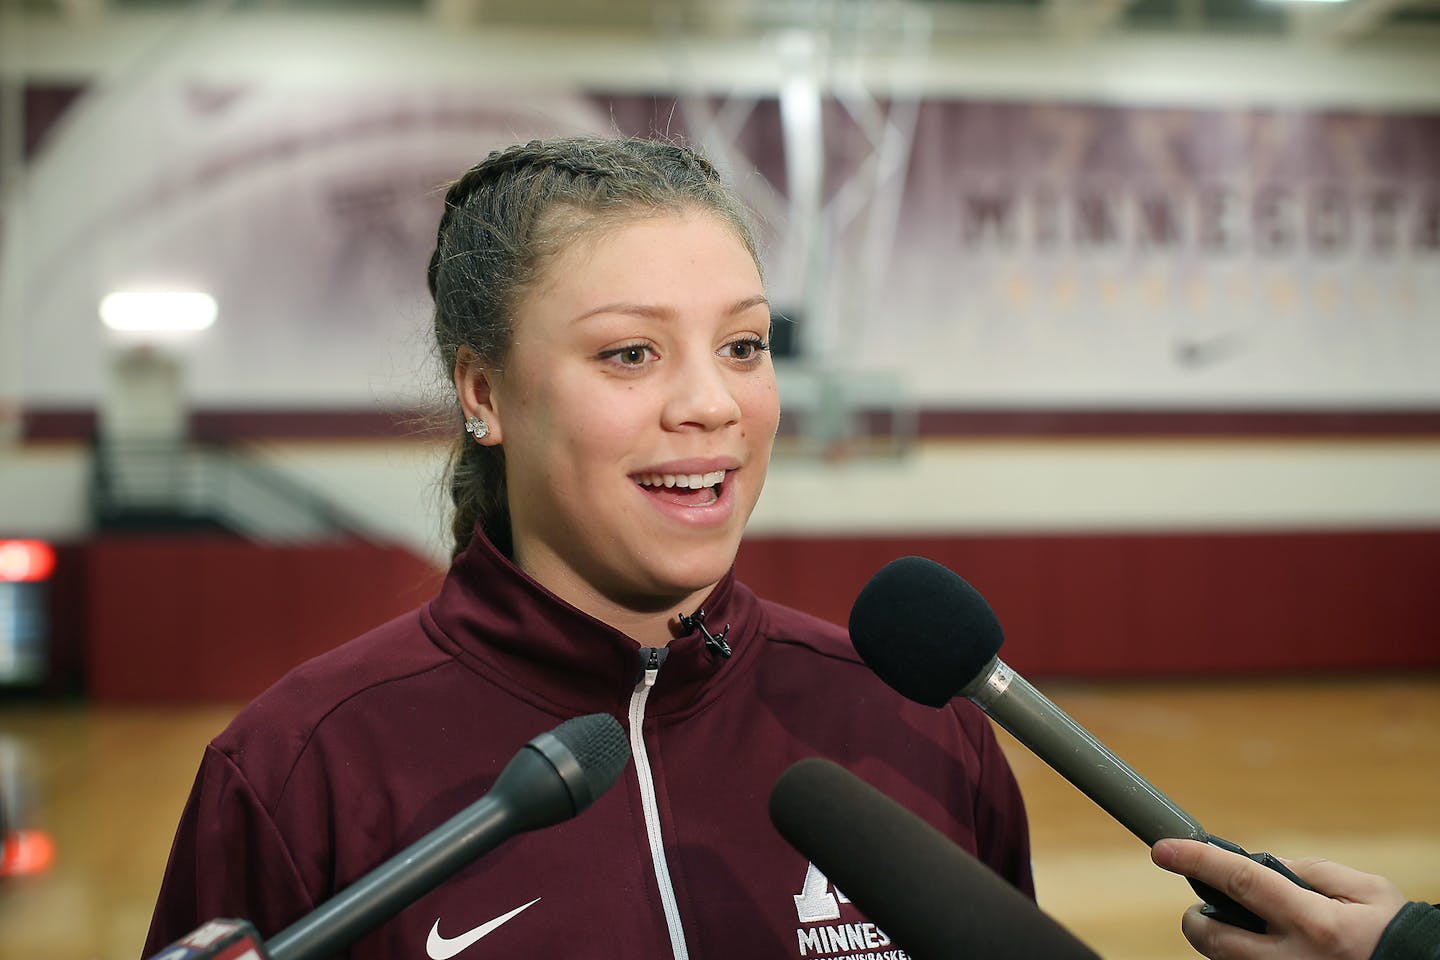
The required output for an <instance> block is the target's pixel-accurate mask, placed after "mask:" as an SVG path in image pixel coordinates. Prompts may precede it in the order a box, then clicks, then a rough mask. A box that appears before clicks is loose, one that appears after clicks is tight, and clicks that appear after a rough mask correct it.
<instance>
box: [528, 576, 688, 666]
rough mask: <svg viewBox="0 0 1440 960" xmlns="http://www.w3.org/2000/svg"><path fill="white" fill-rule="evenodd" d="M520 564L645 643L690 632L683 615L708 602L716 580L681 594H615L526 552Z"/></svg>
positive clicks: (580, 606)
mask: <svg viewBox="0 0 1440 960" xmlns="http://www.w3.org/2000/svg"><path fill="white" fill-rule="evenodd" d="M514 562H515V564H516V566H518V567H520V569H521V570H524V571H525V572H526V573H527V574H529V575H530V576H531V577H533V578H534V579H535V581H536V582H537V583H539V584H541V585H542V586H543V587H545V589H547V590H549V591H550V592H551V593H553V594H555V596H557V597H559V598H560V599H561V600H564V601H565V602H566V603H568V604H570V605H571V606H572V607H575V608H576V609H577V610H581V611H583V612H585V613H588V614H589V615H590V616H592V617H594V618H595V619H596V620H599V621H601V622H602V623H607V624H609V625H610V626H612V627H614V628H615V629H616V630H619V631H620V632H621V633H623V634H625V635H626V636H627V637H629V638H630V639H632V640H634V641H635V642H636V643H638V644H639V645H640V646H642V647H664V646H667V645H668V644H669V643H670V641H671V640H674V639H675V638H676V637H682V636H684V635H685V634H687V633H689V632H690V631H689V630H686V629H685V628H684V627H682V626H681V625H680V617H681V615H682V614H683V615H687V616H688V615H691V614H693V613H694V612H695V609H696V607H698V606H700V604H701V603H703V602H704V600H705V598H706V597H708V596H709V595H710V592H711V591H712V590H714V589H715V584H713V583H712V584H709V585H707V586H704V587H701V588H700V589H699V590H695V591H693V592H691V593H686V594H680V595H677V596H644V597H634V596H624V595H619V596H617V595H612V594H610V593H607V592H606V591H604V590H602V589H600V588H598V587H596V586H595V585H594V584H592V583H590V582H589V581H587V580H585V579H583V578H581V577H579V576H576V575H575V574H573V573H572V572H570V571H568V570H558V571H557V570H552V569H549V568H548V567H547V566H546V565H544V564H535V565H533V566H534V569H532V565H529V564H526V563H525V560H524V558H523V556H517V557H516V558H515V561H514Z"/></svg>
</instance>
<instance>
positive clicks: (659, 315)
mask: <svg viewBox="0 0 1440 960" xmlns="http://www.w3.org/2000/svg"><path fill="white" fill-rule="evenodd" d="M769 304H770V300H769V298H767V297H766V296H765V295H764V294H760V293H757V294H755V295H754V296H753V297H745V298H744V299H742V300H736V301H735V302H734V303H732V304H731V305H730V306H729V307H728V308H726V310H725V315H726V316H735V315H736V314H740V313H744V312H745V311H746V310H753V309H754V308H755V307H758V306H761V305H765V306H769ZM601 313H624V314H629V315H630V316H635V317H646V318H648V319H652V320H669V319H671V318H672V317H673V316H674V315H675V311H673V310H671V309H670V308H669V307H661V306H655V305H653V304H648V303H631V302H630V301H628V300H620V301H617V302H615V303H606V304H602V305H601V306H598V307H594V308H592V309H590V310H586V311H585V312H584V313H582V314H580V315H579V316H577V317H575V321H574V322H576V323H579V322H580V321H581V320H585V319H587V318H589V317H593V316H596V315H597V314H601Z"/></svg>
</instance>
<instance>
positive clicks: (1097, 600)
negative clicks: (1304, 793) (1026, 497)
mask: <svg viewBox="0 0 1440 960" xmlns="http://www.w3.org/2000/svg"><path fill="white" fill-rule="evenodd" d="M906 554H918V555H920V556H925V557H929V558H930V559H932V560H935V561H938V562H939V563H942V564H944V565H945V566H947V567H949V568H950V569H952V570H954V571H955V572H957V573H959V574H960V575H961V576H962V577H964V578H965V579H966V580H968V581H969V582H970V583H971V584H972V585H973V586H975V587H976V589H978V590H979V591H980V592H981V593H982V594H984V595H985V597H986V599H987V600H989V602H990V605H991V606H992V607H993V608H994V609H995V612H996V614H997V615H998V617H999V618H1000V622H1001V624H1002V625H1003V626H1004V628H1005V633H1006V643H1005V648H1004V651H1003V653H1002V656H1003V657H1004V659H1005V660H1006V662H1008V663H1010V664H1011V665H1012V666H1014V667H1015V668H1016V669H1018V670H1020V671H1022V672H1024V673H1027V674H1033V675H1036V676H1077V677H1083V676H1125V675H1130V676H1138V675H1191V674H1218V673H1229V672H1232V671H1235V672H1264V671H1282V670H1283V671H1328V670H1340V669H1352V668H1354V669H1393V668H1399V667H1428V668H1434V667H1440V531H1421V532H1360V533H1268V534H1267V533H1237V534H1219V533H1214V534H1209V533H1206V534H1200V533H1186V534H1170V535H1159V534H1135V535H1109V536H1101V535H1088V536H1087V535H1074V536H1056V535H1044V536H1041V535H1037V536H973V537H897V536H890V537H873V538H862V537H848V538H822V537H789V538H770V539H755V540H751V541H749V542H747V543H746V544H745V546H744V547H742V549H741V554H740V561H739V569H740V574H741V576H742V577H743V578H744V579H745V580H746V581H747V582H749V583H752V584H755V585H757V586H760V585H762V584H763V592H764V593H766V594H767V595H768V596H771V597H774V598H776V599H780V600H783V601H785V602H787V603H790V604H792V605H794V606H797V607H800V608H802V609H806V610H809V611H811V612H814V613H816V614H818V615H820V616H822V617H825V618H826V619H829V620H833V621H835V622H837V623H841V624H843V623H845V622H846V620H847V619H848V617H849V610H850V604H851V602H852V601H853V600H854V597H855V595H856V593H858V592H859V590H860V588H861V587H862V586H863V585H864V584H865V582H866V580H868V579H869V577H870V576H871V575H872V574H873V573H874V572H875V571H876V570H878V569H879V568H880V567H881V566H883V565H884V564H885V563H886V562H888V561H889V560H892V559H894V558H895V557H898V556H904V555H906Z"/></svg>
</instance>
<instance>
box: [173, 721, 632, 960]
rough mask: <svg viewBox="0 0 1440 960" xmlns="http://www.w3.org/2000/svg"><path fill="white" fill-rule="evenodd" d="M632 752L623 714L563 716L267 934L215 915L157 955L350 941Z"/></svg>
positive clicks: (292, 959)
mask: <svg viewBox="0 0 1440 960" xmlns="http://www.w3.org/2000/svg"><path fill="white" fill-rule="evenodd" d="M629 762H630V744H629V741H628V740H627V738H626V736H625V731H624V730H623V729H622V728H621V726H620V722H619V721H618V720H616V719H615V718H614V717H612V716H610V715H609V714H605V713H592V714H588V715H586V716H582V717H574V718H572V719H570V720H566V721H565V722H564V723H562V724H560V725H559V726H558V727H556V728H555V729H553V730H550V731H547V732H545V733H541V734H539V735H537V736H535V737H533V738H531V740H530V741H529V742H528V743H526V744H525V746H523V747H521V748H520V752H519V753H517V754H515V756H514V757H512V758H511V760H510V762H509V763H507V764H506V765H505V769H503V770H501V771H500V776H499V778H498V779H496V781H495V784H494V785H493V786H492V787H491V788H490V791H489V792H488V793H487V794H485V796H483V797H481V798H480V799H479V800H476V801H475V802H474V803H472V804H471V805H470V806H468V807H466V808H465V809H464V810H461V811H460V812H459V813H457V814H455V815H454V816H453V817H451V818H450V819H449V820H446V821H445V822H444V823H442V824H441V825H440V826H438V827H436V828H435V829H434V830H432V831H431V832H430V833H427V834H426V835H425V836H423V837H421V838H420V839H419V840H417V841H415V842H414V843H413V844H411V845H410V846H408V847H406V848H405V849H404V850H401V851H400V852H399V853H397V854H395V855H394V856H393V857H391V858H390V859H389V860H387V861H385V862H384V863H382V864H380V866H378V867H376V868H375V869H374V870H371V871H370V872H369V873H367V874H365V875H364V876H363V877H361V878H360V879H359V880H356V881H355V882H354V883H353V884H351V885H350V886H348V887H346V888H345V889H344V890H342V891H340V892H339V893H337V894H336V895H335V896H334V897H332V898H330V899H329V900H327V901H326V902H325V903H323V904H321V905H320V906H319V907H318V908H317V909H315V910H314V911H313V912H311V913H309V914H306V915H305V916H304V917H301V918H300V919H299V920H297V921H295V922H294V923H293V924H291V925H290V926H288V927H286V928H285V929H284V930H282V931H280V932H279V933H278V934H276V935H275V937H273V938H272V939H271V940H269V941H267V942H264V943H261V942H260V941H259V936H258V934H257V933H256V931H255V928H254V927H253V926H251V925H250V924H249V923H247V922H245V921H244V920H237V919H219V920H211V921H210V922H208V923H206V924H204V925H202V926H201V927H199V928H198V929H196V930H194V931H191V932H190V933H189V934H187V935H186V936H185V937H183V938H181V939H180V940H178V941H176V942H175V943H174V944H172V945H170V946H169V947H167V948H166V949H165V950H163V951H161V952H160V953H158V954H156V955H155V956H154V957H152V958H151V960H227V958H239V960H245V958H250V960H321V958H324V957H329V956H331V955H333V954H335V953H338V952H339V951H341V950H343V949H344V948H345V947H347V946H349V945H350V944H351V943H353V942H354V941H355V940H357V939H359V938H360V937H361V936H363V935H365V934H366V933H369V932H370V931H371V930H373V929H375V928H376V927H378V926H379V925H380V924H381V923H383V922H385V921H386V920H388V919H390V918H391V917H392V916H394V915H395V914H396V913H398V912H399V911H400V910H402V909H404V908H405V907H407V906H409V905H410V904H411V903H413V902H414V901H416V900H418V899H419V898H420V897H422V896H424V895H425V894H426V893H428V892H430V891H431V890H433V889H434V888H435V887H437V886H439V885H440V884H441V883H442V882H444V881H445V880H447V879H449V877H450V876H452V875H453V874H455V873H456V872H458V871H459V870H460V869H461V868H462V867H465V866H466V865H468V864H469V863H471V862H473V861H474V860H475V859H476V858H478V857H480V856H481V855H482V854H485V853H487V852H489V851H490V850H493V849H494V848H495V847H497V846H499V845H500V844H501V843H503V842H504V841H506V840H508V839H510V838H511V837H513V836H515V835H516V834H518V833H524V832H526V831H529V830H537V829H539V828H541V827H548V826H552V825H554V824H557V823H561V822H562V821H565V820H569V819H570V818H571V817H574V816H576V815H577V814H579V813H580V812H581V811H583V810H585V809H586V808H587V807H589V806H590V804H592V803H594V802H595V799H596V798H597V797H599V796H600V795H601V794H602V793H604V792H605V791H606V790H608V789H610V787H612V786H614V784H615V781H616V780H617V779H618V778H619V777H620V773H621V772H622V771H623V770H624V769H625V765H626V764H627V763H629Z"/></svg>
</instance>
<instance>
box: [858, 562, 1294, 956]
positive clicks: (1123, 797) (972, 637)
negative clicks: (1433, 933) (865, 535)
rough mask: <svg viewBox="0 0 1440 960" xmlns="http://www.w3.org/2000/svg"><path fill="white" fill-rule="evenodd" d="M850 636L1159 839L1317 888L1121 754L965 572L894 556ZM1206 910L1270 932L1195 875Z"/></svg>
mask: <svg viewBox="0 0 1440 960" xmlns="http://www.w3.org/2000/svg"><path fill="white" fill-rule="evenodd" d="M850 638H851V640H852V641H853V642H854V644H855V649H856V651H857V652H858V653H859V654H860V656H861V657H862V658H863V659H864V660H865V662H866V663H867V664H868V665H869V666H870V668H871V669H872V670H874V671H875V673H876V674H878V675H879V677H880V678H881V679H882V680H884V681H885V682H886V683H887V684H889V685H890V686H891V687H893V688H894V689H895V690H897V691H898V692H899V693H901V694H903V695H904V696H906V697H908V698H909V699H911V700H915V701H917V702H919V703H923V704H926V705H928V706H932V707H943V706H944V705H945V704H947V703H949V702H950V700H951V699H952V698H954V697H957V696H963V697H968V698H970V699H971V700H972V701H974V703H975V704H976V705H977V706H979V707H980V709H982V710H984V711H985V712H986V713H987V714H989V715H990V716H991V717H992V718H994V720H995V721H996V722H997V723H999V724H1000V726H1002V727H1004V728H1005V729H1006V730H1008V731H1010V733H1011V734H1012V735H1013V736H1014V737H1015V738H1016V739H1017V740H1019V741H1020V742H1021V743H1023V744H1024V745H1025V746H1026V747H1029V748H1030V750H1032V751H1033V752H1034V753H1035V754H1036V755H1037V756H1039V757H1040V759H1042V760H1044V761H1045V762H1046V763H1047V764H1049V765H1050V766H1051V767H1052V768H1054V769H1055V771H1056V772H1057V773H1059V774H1060V775H1061V776H1063V777H1064V778H1065V779H1066V780H1069V781H1070V782H1071V783H1072V784H1074V785H1075V786H1076V787H1078V788H1079V789H1080V791H1081V792H1082V793H1084V794H1085V795H1086V796H1087V797H1089V798H1090V799H1091V800H1094V801H1095V802H1096V803H1097V804H1099V806H1100V807H1101V809H1103V810H1105V811H1106V812H1107V813H1109V814H1110V815H1111V816H1113V817H1114V818H1115V819H1116V820H1118V821H1119V822H1120V823H1121V825H1122V826H1124V827H1125V828H1126V829H1127V830H1129V831H1130V832H1131V833H1133V834H1135V836H1137V837H1139V838H1140V839H1141V840H1142V841H1144V843H1145V845H1146V846H1154V845H1155V843H1157V842H1158V841H1160V840H1164V839H1175V838H1179V839H1189V840H1199V841H1202V842H1206V843H1211V844H1214V845H1216V846H1219V847H1222V848H1224V849H1226V850H1229V851H1231V852H1234V853H1239V854H1242V855H1244V856H1248V857H1250V858H1251V859H1252V860H1255V861H1256V862H1257V863H1261V864H1263V865H1265V866H1267V867H1269V868H1270V869H1272V870H1274V871H1276V872H1277V873H1280V874H1281V875H1283V876H1285V877H1287V878H1288V879H1289V880H1291V881H1292V882H1293V883H1295V884H1297V885H1299V886H1300V887H1304V888H1305V889H1307V890H1308V889H1309V888H1308V887H1307V886H1306V885H1305V883H1304V881H1302V880H1301V879H1300V878H1299V877H1297V876H1295V874H1294V873H1292V872H1290V871H1289V870H1288V869H1287V868H1286V867H1285V865H1284V864H1282V863H1281V862H1280V861H1279V860H1277V859H1275V858H1274V857H1272V856H1270V855H1269V854H1263V853H1260V854H1248V853H1246V851H1244V850H1242V849H1241V848H1240V847H1238V846H1236V845H1235V844H1233V843H1230V842H1229V841H1226V840H1222V839H1220V838H1219V837H1215V836H1212V835H1211V834H1208V833H1206V832H1205V829H1204V828H1203V827H1202V826H1200V824H1199V822H1198V821H1196V820H1195V818H1194V817H1192V816H1190V815H1189V814H1188V813H1186V812H1185V811H1184V810H1182V809H1181V808H1180V807H1179V806H1178V805H1176V804H1175V802H1174V801H1172V800H1171V799H1170V798H1169V797H1167V796H1165V794H1163V793H1161V792H1160V791H1159V790H1157V789H1156V788H1155V787H1154V786H1152V785H1151V784H1150V783H1149V782H1148V781H1147V780H1145V778H1144V777H1142V776H1140V775H1139V774H1138V773H1136V772H1135V771H1134V770H1133V769H1131V768H1130V766H1129V765H1128V764H1126V763H1125V762H1124V761H1123V760H1121V759H1120V758H1119V757H1117V756H1115V754H1113V753H1111V752H1110V750H1109V749H1108V748H1106V746H1105V745H1104V744H1102V743H1101V742H1100V741H1099V740H1097V739H1095V737H1093V736H1092V735H1091V734H1090V733H1089V731H1087V730H1086V729H1085V728H1084V727H1081V726H1080V725H1079V724H1078V723H1076V722H1075V721H1074V720H1072V719H1071V718H1070V717H1069V716H1068V715H1067V714H1066V713H1065V712H1064V711H1063V710H1061V709H1060V708H1059V707H1057V706H1055V704H1053V703H1051V702H1050V700H1048V699H1047V698H1046V697H1045V696H1044V695H1043V694H1042V693H1040V692H1039V691H1038V690H1036V689H1035V688H1034V687H1032V686H1031V685H1030V684H1029V683H1027V682H1026V681H1025V679H1024V678H1023V677H1021V676H1020V675H1019V674H1017V673H1015V671H1014V670H1012V669H1010V667H1008V666H1006V664H1005V663H1004V661H1002V660H1000V658H999V657H998V656H996V654H997V653H998V652H999V650H1000V645H1001V644H1002V643H1003V642H1004V639H1005V638H1004V633H1003V631H1002V630H1001V629H1000V622H999V621H998V620H997V619H996V618H995V614H994V611H992V610H991V609H990V605H989V604H988V603H986V602H985V598H984V597H982V596H980V594H979V593H978V592H977V591H976V590H975V588H974V587H972V586H970V584H968V583H966V582H965V581H964V580H962V579H961V578H960V577H959V576H957V575H956V574H954V573H953V572H951V571H950V570H948V569H946V568H945V567H943V566H941V565H940V564H938V563H934V562H933V561H930V560H925V559H923V558H921V557H902V558H901V559H899V560H894V561H891V562H890V563H888V564H886V565H885V567H883V568H882V569H881V570H880V572H878V573H877V574H875V576H874V577H872V578H871V579H870V582H869V583H867V584H866V585H865V587H864V589H862V590H861V591H860V595H859V596H858V597H857V598H856V600H855V605H854V607H853V608H852V609H851V612H850ZM1190 885H1191V886H1192V887H1194V888H1195V891H1196V892H1197V893H1199V894H1200V896H1201V897H1202V898H1203V899H1204V900H1205V902H1206V904H1207V907H1206V908H1205V915H1206V916H1210V917H1214V918H1215V919H1218V920H1223V921H1225V922H1226V923H1229V924H1232V925H1235V926H1240V927H1244V928H1245V929H1248V930H1255V931H1260V932H1263V931H1264V930H1265V921H1264V920H1263V919H1262V918H1260V917H1258V916H1256V915H1255V914H1254V913H1252V912H1251V911H1249V910H1247V909H1246V908H1245V907H1243V906H1241V905H1240V904H1238V903H1236V902H1235V901H1234V900H1233V899H1232V898H1230V897H1229V896H1227V895H1226V894H1225V893H1223V892H1222V891H1220V890H1218V889H1215V888H1214V887H1212V886H1210V885H1208V884H1206V883H1204V882H1203V881H1200V880H1196V879H1194V878H1191V879H1190Z"/></svg>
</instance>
